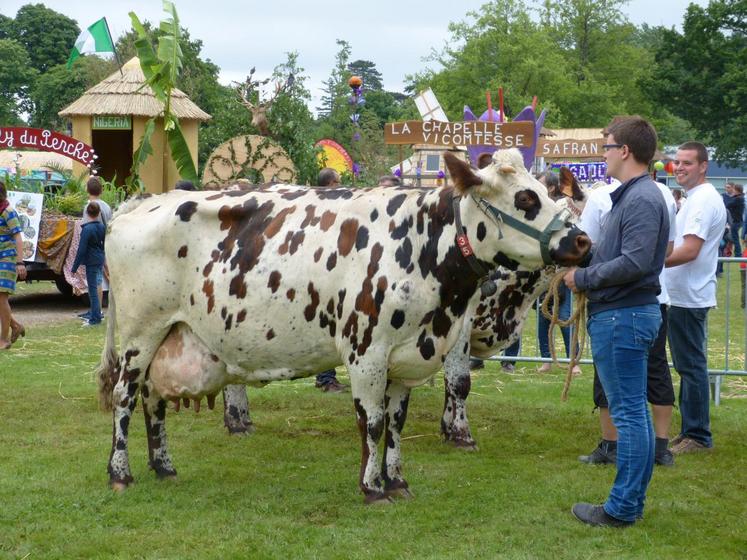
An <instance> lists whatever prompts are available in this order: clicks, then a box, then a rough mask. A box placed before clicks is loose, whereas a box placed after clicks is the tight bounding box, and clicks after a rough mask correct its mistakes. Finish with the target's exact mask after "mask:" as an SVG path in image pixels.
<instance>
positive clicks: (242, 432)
mask: <svg viewBox="0 0 747 560" xmlns="http://www.w3.org/2000/svg"><path fill="white" fill-rule="evenodd" d="M226 429H227V430H228V435H229V436H239V437H241V436H250V435H252V434H253V433H254V432H256V431H257V428H255V427H254V424H247V425H246V426H240V427H238V428H236V427H233V426H226Z"/></svg>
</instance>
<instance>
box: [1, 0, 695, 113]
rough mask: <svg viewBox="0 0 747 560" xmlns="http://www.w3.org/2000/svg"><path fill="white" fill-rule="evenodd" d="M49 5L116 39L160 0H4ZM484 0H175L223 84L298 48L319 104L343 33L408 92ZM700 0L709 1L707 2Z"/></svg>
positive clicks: (665, 1)
mask: <svg viewBox="0 0 747 560" xmlns="http://www.w3.org/2000/svg"><path fill="white" fill-rule="evenodd" d="M28 3H43V4H44V5H46V6H47V7H49V8H51V9H53V10H55V11H57V12H60V13H62V14H64V15H66V16H68V17H70V18H72V19H74V20H76V21H77V23H78V26H79V27H80V28H81V29H84V28H86V27H88V26H89V25H90V24H91V23H93V22H94V21H96V20H97V19H99V18H101V17H103V16H106V18H107V20H108V22H109V26H110V28H111V31H112V35H113V36H114V39H115V40H116V39H117V38H118V37H119V36H120V35H122V34H123V33H125V32H127V31H128V30H129V29H130V28H131V24H130V19H129V17H128V15H127V14H128V12H129V11H134V12H135V13H136V14H137V16H138V17H139V18H140V20H141V21H144V20H149V21H151V22H153V23H156V24H157V23H158V22H160V21H161V19H163V17H164V16H165V13H164V12H163V10H162V7H161V6H162V4H161V2H160V0H147V1H145V0H128V1H123V0H1V1H0V13H2V14H3V15H6V16H9V17H15V15H16V12H17V11H18V8H20V7H21V6H23V5H24V4H28ZM484 3H485V2H484V0H429V1H420V0H418V1H413V0H378V1H375V2H363V1H361V0H347V1H342V0H316V1H311V2H310V1H307V0H266V1H262V2H258V1H257V0H213V1H210V0H199V1H197V0H176V1H175V5H176V10H177V14H178V16H179V19H180V20H181V24H182V27H184V28H186V29H188V30H189V33H190V36H191V37H192V38H193V39H200V40H201V41H202V42H203V50H202V57H203V58H209V59H210V60H212V61H213V62H214V63H215V64H217V65H218V66H219V67H220V69H221V82H223V83H225V84H227V83H229V82H230V81H232V80H242V79H243V78H245V77H246V75H247V74H248V70H249V69H250V68H251V67H252V66H256V68H257V74H258V75H259V77H260V78H261V77H266V76H267V75H269V74H270V73H271V72H272V69H273V68H274V67H275V66H276V65H277V64H279V63H281V62H283V61H284V60H285V54H284V53H286V52H289V51H298V53H299V63H300V65H301V67H303V68H305V70H306V75H307V76H308V77H309V81H308V82H307V84H308V85H309V89H310V90H311V93H312V96H313V98H314V99H313V100H312V107H315V106H316V105H317V104H318V99H319V97H320V95H321V92H320V91H319V88H320V87H321V84H322V82H323V81H324V80H326V79H327V78H328V77H329V74H330V72H331V70H332V66H333V65H334V56H335V53H336V52H337V45H336V43H335V40H336V39H345V40H346V41H348V42H349V43H350V45H351V46H352V55H351V56H352V58H351V60H356V59H364V60H371V61H373V62H374V63H375V64H376V66H377V68H378V69H379V71H380V72H381V74H382V76H383V81H384V87H385V88H386V89H389V90H393V91H401V89H402V87H403V83H404V78H405V76H406V75H407V74H412V73H415V72H417V71H419V70H422V69H423V68H424V66H425V63H424V62H423V60H422V59H423V57H425V56H427V55H428V54H429V53H430V51H431V48H434V47H435V48H438V49H440V48H441V47H442V46H443V44H444V42H445V41H446V40H447V39H448V38H449V33H448V24H449V22H456V21H461V20H464V19H465V18H466V14H467V12H468V11H477V10H479V9H480V7H481V6H482V5H483V4H484ZM690 3H691V2H690V1H689V0H631V1H630V2H629V4H628V6H627V7H626V8H625V11H626V13H627V15H628V17H629V18H630V20H631V21H632V22H633V23H635V24H641V23H644V22H645V23H648V24H649V25H652V26H655V25H665V26H667V27H670V26H676V27H678V28H679V27H681V22H682V17H683V15H684V13H685V11H686V8H687V6H688V5H689V4H690ZM696 3H698V4H701V5H706V4H707V2H706V0H698V1H697V2H696Z"/></svg>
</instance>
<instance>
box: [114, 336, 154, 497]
mask: <svg viewBox="0 0 747 560" xmlns="http://www.w3.org/2000/svg"><path fill="white" fill-rule="evenodd" d="M140 354H141V352H140V350H138V349H136V348H130V349H128V350H127V351H126V352H125V353H124V354H123V355H122V356H121V357H120V358H119V364H118V365H117V368H116V370H115V372H114V376H115V377H116V378H117V380H116V383H115V384H114V389H113V390H112V408H113V411H112V418H113V430H112V451H111V454H110V455H109V466H108V468H107V470H108V471H109V484H111V487H112V488H113V489H114V490H117V491H120V490H124V489H125V488H127V486H128V485H129V484H130V483H131V482H132V481H133V479H132V474H131V473H130V459H129V455H128V451H127V437H128V434H129V429H130V420H131V418H132V413H133V411H134V410H135V405H136V404H137V395H138V391H139V389H140V383H139V382H140V378H141V377H142V373H141V372H142V371H143V368H142V367H141V366H142V365H143V364H142V360H140V359H139V358H140ZM144 367H147V363H146V364H144Z"/></svg>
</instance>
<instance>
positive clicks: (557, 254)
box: [550, 226, 591, 266]
mask: <svg viewBox="0 0 747 560" xmlns="http://www.w3.org/2000/svg"><path fill="white" fill-rule="evenodd" d="M590 250H591V239H590V238H589V236H588V235H586V234H585V233H584V232H583V231H581V230H580V229H578V228H577V227H576V226H573V227H572V228H571V231H569V232H568V235H566V236H565V237H563V239H561V240H560V243H559V244H558V248H557V249H553V250H551V251H550V256H551V258H552V260H553V261H554V262H556V263H558V264H560V265H562V266H572V265H577V264H579V263H580V262H581V261H583V260H584V258H585V257H586V256H587V255H588V254H589V251H590Z"/></svg>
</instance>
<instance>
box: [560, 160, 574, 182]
mask: <svg viewBox="0 0 747 560" xmlns="http://www.w3.org/2000/svg"><path fill="white" fill-rule="evenodd" d="M559 179H560V184H561V185H568V186H569V187H571V186H573V183H575V182H576V177H574V175H573V172H572V171H571V170H570V169H568V168H567V167H566V166H565V165H564V166H563V167H561V168H560V177H559Z"/></svg>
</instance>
